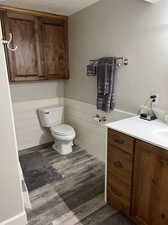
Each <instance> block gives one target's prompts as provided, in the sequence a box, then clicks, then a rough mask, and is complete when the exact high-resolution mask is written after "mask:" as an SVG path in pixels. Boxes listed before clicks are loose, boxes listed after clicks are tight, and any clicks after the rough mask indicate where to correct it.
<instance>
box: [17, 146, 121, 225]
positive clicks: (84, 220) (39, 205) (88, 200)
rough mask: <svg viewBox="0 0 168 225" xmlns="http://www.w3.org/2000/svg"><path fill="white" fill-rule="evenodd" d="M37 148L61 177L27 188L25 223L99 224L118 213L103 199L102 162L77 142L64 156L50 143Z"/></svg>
mask: <svg viewBox="0 0 168 225" xmlns="http://www.w3.org/2000/svg"><path fill="white" fill-rule="evenodd" d="M32 151H33V150H32V149H31V150H24V151H22V153H21V154H28V153H30V152H32ZM36 151H39V152H40V153H41V154H42V155H43V156H44V157H46V158H47V159H48V160H49V162H50V164H51V165H52V166H53V167H54V168H56V169H57V171H58V172H59V173H60V174H61V175H62V179H60V180H55V181H53V182H52V183H49V184H46V185H44V186H42V187H40V188H37V189H35V190H34V191H32V192H30V200H31V204H32V210H31V212H29V213H28V221H29V223H28V225H98V224H100V223H101V222H103V221H106V220H107V219H111V217H113V216H114V215H115V214H117V211H116V210H115V209H114V208H112V207H111V206H109V205H106V204H105V201H104V182H105V181H104V177H105V176H104V173H105V167H104V163H102V162H100V161H99V160H98V159H96V158H95V157H94V156H93V155H90V154H89V153H88V152H87V151H86V150H83V149H81V148H79V147H77V146H76V147H74V149H73V152H72V153H71V154H69V155H67V156H62V155H59V154H58V153H57V152H56V151H54V150H53V149H52V148H50V147H48V148H44V149H40V150H36ZM123 225H125V224H123Z"/></svg>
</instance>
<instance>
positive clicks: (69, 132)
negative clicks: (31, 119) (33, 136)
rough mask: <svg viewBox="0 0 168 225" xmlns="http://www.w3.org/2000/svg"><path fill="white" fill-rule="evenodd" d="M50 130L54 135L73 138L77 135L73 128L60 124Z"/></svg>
mask: <svg viewBox="0 0 168 225" xmlns="http://www.w3.org/2000/svg"><path fill="white" fill-rule="evenodd" d="M50 129H51V132H52V133H53V134H54V135H59V136H73V135H74V134H75V131H74V129H73V127H71V126H69V125H67V124H59V125H56V126H54V127H51V128H50Z"/></svg>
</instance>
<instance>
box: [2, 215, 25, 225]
mask: <svg viewBox="0 0 168 225" xmlns="http://www.w3.org/2000/svg"><path fill="white" fill-rule="evenodd" d="M26 224H27V216H26V213H25V212H22V213H19V214H18V215H16V216H14V217H12V218H10V219H8V220H5V221H3V222H1V223H0V225H26Z"/></svg>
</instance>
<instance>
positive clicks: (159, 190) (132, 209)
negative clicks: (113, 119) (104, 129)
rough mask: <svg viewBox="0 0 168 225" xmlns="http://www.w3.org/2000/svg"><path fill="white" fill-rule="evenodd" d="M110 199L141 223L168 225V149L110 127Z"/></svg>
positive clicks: (108, 184) (108, 179) (108, 166)
mask: <svg viewBox="0 0 168 225" xmlns="http://www.w3.org/2000/svg"><path fill="white" fill-rule="evenodd" d="M107 201H108V203H109V204H112V205H113V206H115V207H116V208H118V209H119V210H121V211H122V212H123V213H124V214H126V215H127V216H128V217H129V218H130V219H132V220H133V221H134V222H135V223H137V224H138V225H167V224H168V152H167V151H166V150H163V149H160V148H159V147H156V146H153V145H151V144H147V143H146V142H143V141H140V140H137V139H134V138H132V137H129V136H127V135H125V134H122V133H120V132H117V131H114V130H111V129H109V130H108V162H107Z"/></svg>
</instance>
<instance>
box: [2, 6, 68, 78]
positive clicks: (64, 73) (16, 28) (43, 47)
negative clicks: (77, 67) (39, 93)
mask: <svg viewBox="0 0 168 225" xmlns="http://www.w3.org/2000/svg"><path fill="white" fill-rule="evenodd" d="M1 14H2V15H1V18H2V29H3V36H4V39H6V40H7V39H9V33H11V34H12V36H13V39H12V45H13V46H12V47H15V46H18V48H17V50H16V51H11V50H9V49H8V48H7V47H5V52H6V59H7V67H8V73H9V80H10V81H35V80H55V79H68V78H69V74H68V37H67V35H68V34H67V17H65V16H58V17H57V16H54V15H52V14H51V16H48V14H47V15H45V13H44V15H42V14H40V15H39V14H37V15H36V12H34V11H33V13H30V12H29V11H28V12H27V13H26V11H25V10H24V13H23V12H17V11H16V10H15V11H12V10H5V9H4V10H3V11H2V13H1Z"/></svg>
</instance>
